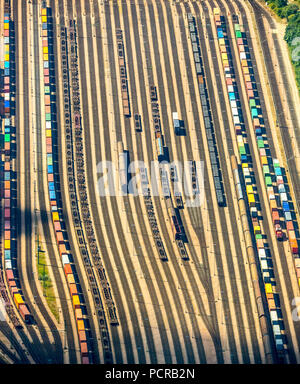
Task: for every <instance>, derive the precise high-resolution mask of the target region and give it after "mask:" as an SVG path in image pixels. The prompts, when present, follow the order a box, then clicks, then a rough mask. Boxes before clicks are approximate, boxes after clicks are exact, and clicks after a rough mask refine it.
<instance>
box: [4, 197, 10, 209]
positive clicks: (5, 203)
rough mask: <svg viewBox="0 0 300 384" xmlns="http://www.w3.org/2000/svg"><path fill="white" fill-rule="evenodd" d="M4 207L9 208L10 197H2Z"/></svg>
mask: <svg viewBox="0 0 300 384" xmlns="http://www.w3.org/2000/svg"><path fill="white" fill-rule="evenodd" d="M4 207H5V208H10V199H4Z"/></svg>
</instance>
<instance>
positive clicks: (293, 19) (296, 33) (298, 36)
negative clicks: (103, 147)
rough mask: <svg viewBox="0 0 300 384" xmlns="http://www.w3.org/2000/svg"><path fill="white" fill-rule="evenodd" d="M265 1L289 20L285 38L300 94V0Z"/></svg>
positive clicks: (283, 17) (282, 17) (279, 14)
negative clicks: (289, 0) (291, 0)
mask: <svg viewBox="0 0 300 384" xmlns="http://www.w3.org/2000/svg"><path fill="white" fill-rule="evenodd" d="M265 3H266V4H267V5H268V6H269V8H271V9H272V10H273V11H274V12H275V14H276V15H277V16H279V17H280V18H281V19H285V20H286V22H287V26H286V29H285V35H284V40H285V41H286V42H287V45H288V48H289V53H290V54H289V56H290V60H291V62H292V65H293V68H294V72H295V78H296V83H297V87H298V91H299V94H300V0H295V1H293V2H290V3H289V2H288V1H287V0H265Z"/></svg>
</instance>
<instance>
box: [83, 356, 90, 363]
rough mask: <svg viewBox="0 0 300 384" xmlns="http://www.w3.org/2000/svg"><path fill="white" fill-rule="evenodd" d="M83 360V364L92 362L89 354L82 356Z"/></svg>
mask: <svg viewBox="0 0 300 384" xmlns="http://www.w3.org/2000/svg"><path fill="white" fill-rule="evenodd" d="M81 361H82V364H90V360H89V358H88V357H87V356H82V358H81Z"/></svg>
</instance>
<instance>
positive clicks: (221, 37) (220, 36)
mask: <svg viewBox="0 0 300 384" xmlns="http://www.w3.org/2000/svg"><path fill="white" fill-rule="evenodd" d="M223 37H224V35H223V31H220V32H218V38H219V39H223Z"/></svg>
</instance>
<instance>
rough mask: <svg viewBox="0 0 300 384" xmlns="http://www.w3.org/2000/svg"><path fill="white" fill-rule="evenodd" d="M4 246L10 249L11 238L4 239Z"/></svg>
mask: <svg viewBox="0 0 300 384" xmlns="http://www.w3.org/2000/svg"><path fill="white" fill-rule="evenodd" d="M4 248H5V249H10V240H4Z"/></svg>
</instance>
